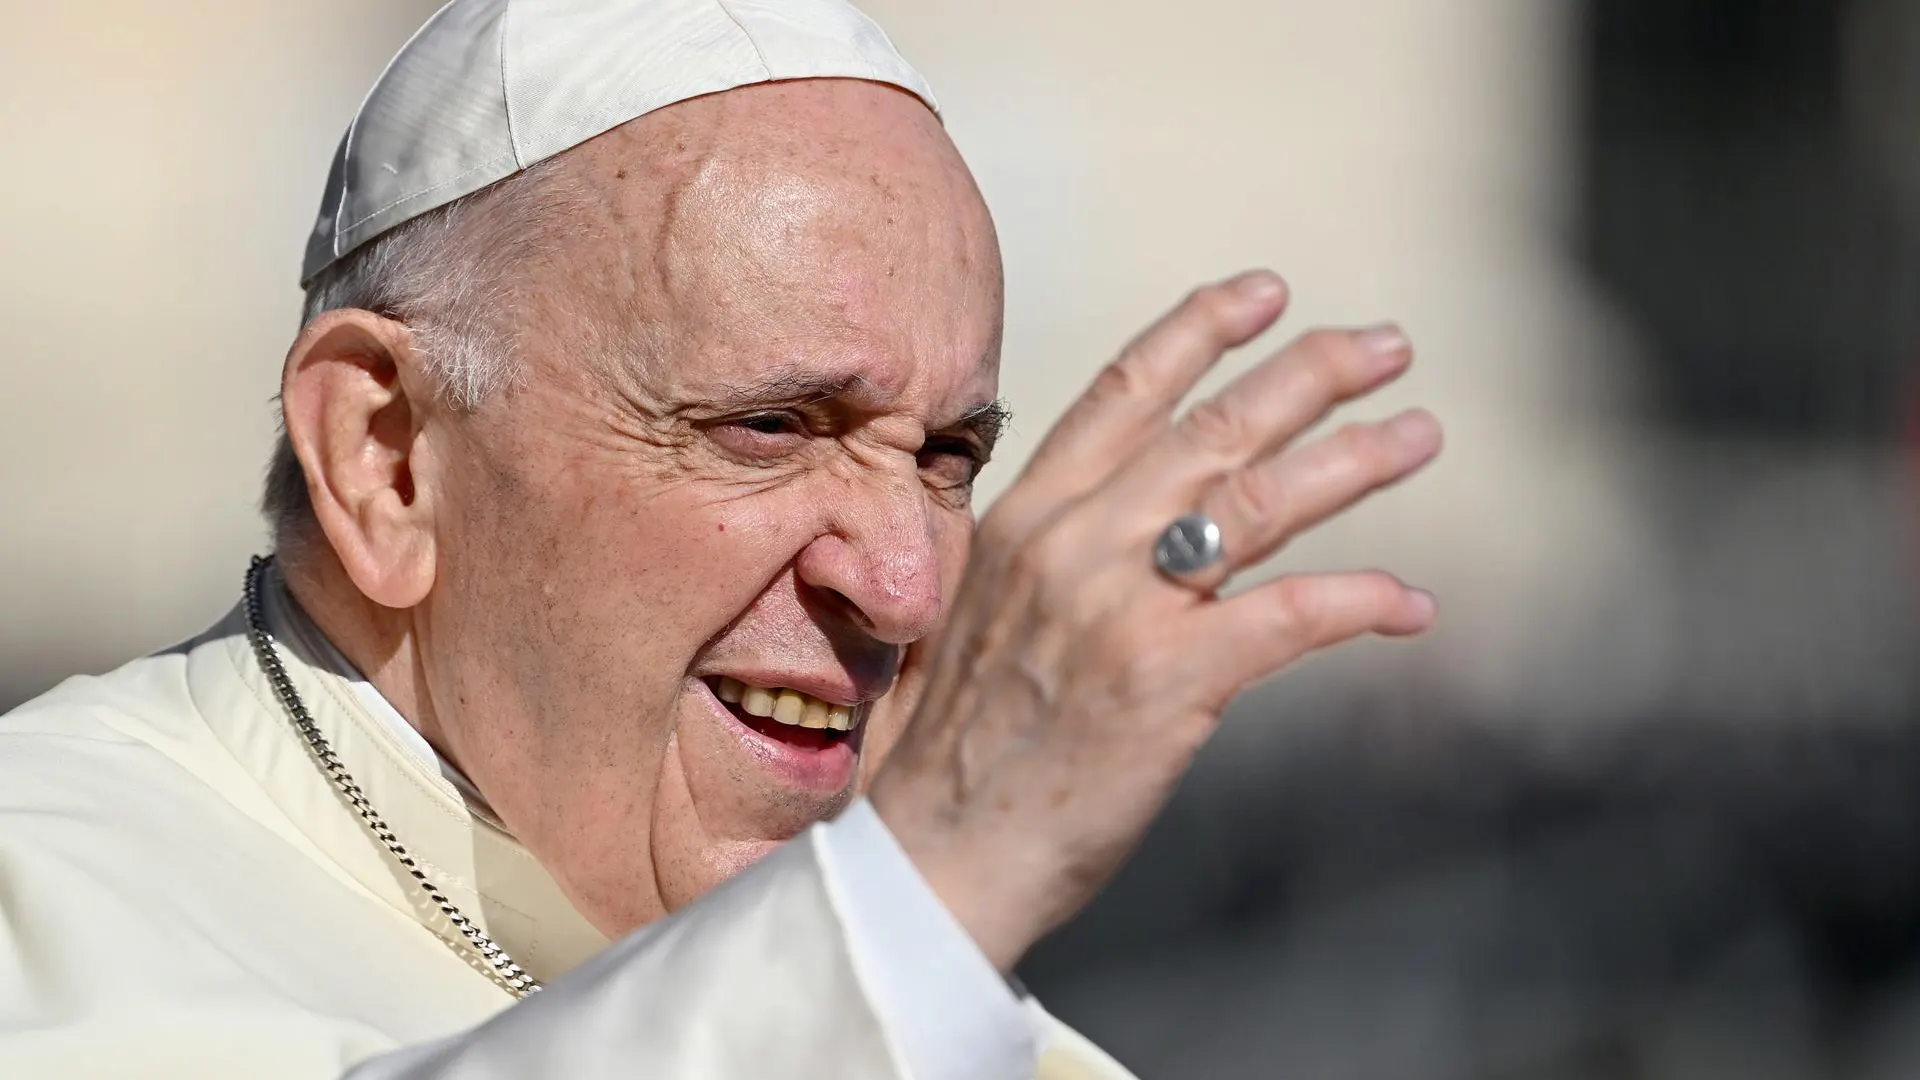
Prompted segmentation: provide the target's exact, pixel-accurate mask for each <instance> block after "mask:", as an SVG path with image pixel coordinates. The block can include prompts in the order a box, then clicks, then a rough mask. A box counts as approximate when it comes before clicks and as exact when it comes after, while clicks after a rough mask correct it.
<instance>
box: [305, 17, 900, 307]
mask: <svg viewBox="0 0 1920 1080" xmlns="http://www.w3.org/2000/svg"><path fill="white" fill-rule="evenodd" d="M808 78H850V79H867V80H871V81H873V82H882V83H888V84H891V85H893V86H898V87H900V88H901V89H903V90H906V91H908V92H909V93H912V94H914V95H916V96H917V97H919V98H920V99H921V100H922V101H924V102H926V103H927V106H928V107H929V108H933V109H935V110H936V111H937V110H938V106H937V104H936V103H935V102H934V99H933V92H932V90H931V89H930V88H929V87H928V86H927V83H926V80H925V79H923V78H921V76H920V74H919V73H918V72H916V71H915V70H914V69H913V68H912V66H911V65H909V64H908V63H907V62H906V61H905V60H904V59H902V58H901V57H900V54H899V53H898V52H896V51H895V50H894V47H893V43H892V42H890V41H888V40H887V36H886V34H885V33H883V32H882V31H881V29H880V28H879V27H878V26H877V25H875V24H874V23H873V21H872V20H871V19H868V18H867V17H866V16H865V15H862V14H861V13H860V12H859V11H857V10H855V9H854V8H853V7H852V6H850V5H849V4H847V3H846V2H845V0H454V2H453V3H450V4H448V5H446V6H445V7H443V8H441V9H440V11H439V12H437V13H436V14H435V15H434V16H433V18H431V19H429V20H428V21H427V23H426V24H425V25H424V26H422V27H421V28H420V30H419V31H418V32H416V33H415V34H414V36H413V38H412V39H411V40H410V41H408V42H407V43H406V45H404V46H402V47H401V50H400V52H399V54H398V55H396V56H395V57H394V58H393V60H392V61H391V62H390V63H389V64H388V65H387V69H386V71H385V72H383V73H382V74H381V76H380V78H379V80H378V81H376V82H375V83H374V85H373V89H372V90H371V91H370V92H369V93H368V94H367V97H366V100H365V101H364V102H362V104H361V106H360V109H359V111H358V112H357V113H356V114H355V115H354V118H353V122H352V123H351V124H350V125H349V126H348V128H347V133H346V135H345V137H344V138H342V139H341V141H340V147H339V150H338V151H337V152H336V153H335V155H334V161H333V169H332V171H331V173H330V174H329V175H328V177H327V186H326V191H325V194H324V195H323V196H322V198H321V204H320V215H319V220H318V221H317V222H316V223H315V224H314V229H313V235H312V236H311V238H310V239H309V240H308V242H307V255H306V261H305V265H304V266H303V268H302V270H301V274H300V279H301V280H302V281H303V282H304V281H309V280H311V279H312V278H313V276H314V275H315V274H317V273H319V272H320V271H321V270H322V269H324V268H325V267H326V266H327V265H328V264H330V263H332V262H333V261H334V260H335V259H337V258H339V257H340V256H342V255H344V254H346V253H347V252H349V251H351V250H353V249H354V248H356V247H358V246H360V245H361V244H364V243H366V242H367V241H368V240H371V239H372V238H374V237H375V236H378V235H380V234H381V233H383V232H386V231H387V230H388V229H391V228H393V227H394V226H396V225H399V224H401V223H402V222H405V221H408V220H410V219H412V218H414V217H417V216H419V215H420V214H424V213H426V212H427V211H429V210H432V209H434V208H435V207H438V206H442V205H445V204H446V203H449V202H452V201H453V200H455V199H457V198H459V197H461V196H462V195H467V194H471V193H472V192H475V191H478V190H480V189H481V188H483V187H486V186H487V185H488V184H491V183H494V182H495V181H497V180H501V179H503V178H505V177H507V176H510V175H512V174H513V173H515V172H518V171H519V170H521V169H524V168H526V167H527V166H529V165H532V164H534V163H535V162H537V161H540V160H542V159H544V158H548V157H551V156H552V155H554V154H557V153H560V152H561V151H563V150H567V149H570V148H572V147H575V146H578V145H579V144H581V143H583V142H585V141H587V140H588V139H591V138H593V137H594V136H596V135H599V134H601V133H602V132H605V131H609V130H611V129H613V128H615V127H618V126H619V125H621V124H624V123H626V122H627V121H629V120H632V119H635V118H637V117H640V116H644V115H645V114H647V113H649V112H652V111H653V110H655V109H659V108H663V107H665V106H668V105H672V104H674V103H675V102H679V101H685V100H687V99H688V98H692V97H699V96H701V95H703V94H711V93H716V92H718V91H722V90H730V89H733V88H734V87H738V86H746V85H749V84H752V83H762V82H776V81H781V80H786V79H808Z"/></svg>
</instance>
